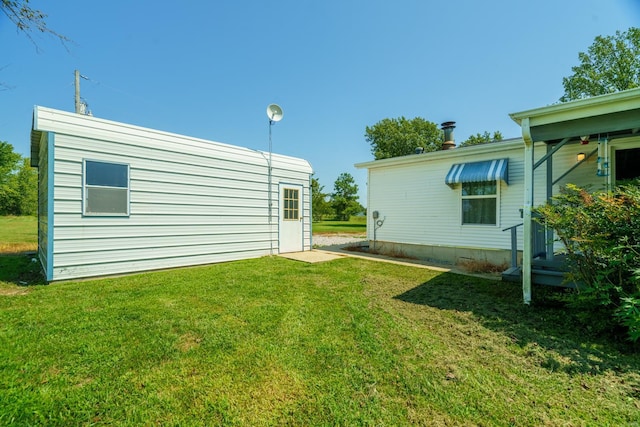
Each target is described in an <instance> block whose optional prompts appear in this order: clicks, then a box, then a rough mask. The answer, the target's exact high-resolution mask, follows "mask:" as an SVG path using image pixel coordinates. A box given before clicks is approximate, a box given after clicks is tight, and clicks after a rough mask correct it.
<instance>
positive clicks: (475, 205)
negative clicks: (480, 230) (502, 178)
mask: <svg viewBox="0 0 640 427" xmlns="http://www.w3.org/2000/svg"><path fill="white" fill-rule="evenodd" d="M497 219H498V185H497V181H487V182H464V183H462V223H463V224H483V225H497V224H498V221H497Z"/></svg>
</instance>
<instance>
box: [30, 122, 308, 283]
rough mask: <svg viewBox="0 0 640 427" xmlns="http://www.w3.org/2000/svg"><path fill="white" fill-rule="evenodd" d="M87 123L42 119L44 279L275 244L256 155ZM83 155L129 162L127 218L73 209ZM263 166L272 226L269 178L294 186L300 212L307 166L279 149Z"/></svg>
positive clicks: (249, 252) (249, 251) (190, 261)
mask: <svg viewBox="0 0 640 427" xmlns="http://www.w3.org/2000/svg"><path fill="white" fill-rule="evenodd" d="M52 117H53V118H58V119H60V118H61V117H60V116H59V115H53V116H52ZM49 118H50V119H51V117H49ZM62 118H65V116H64V115H63V117H62ZM68 119H69V120H73V117H71V118H68ZM40 122H42V120H41V121H40ZM88 123H89V124H91V125H93V126H94V127H93V128H92V129H90V132H88V131H87V129H86V128H85V127H82V126H76V125H74V124H71V123H56V124H55V126H54V125H53V124H52V123H50V124H48V126H50V127H52V128H54V127H55V129H56V130H57V132H56V135H55V156H56V158H55V166H54V174H55V189H54V200H53V208H54V212H55V215H54V227H55V232H54V237H55V244H54V257H53V259H54V265H53V270H54V277H53V280H62V279H69V278H75V277H85V276H97V275H106V274H119V273H125V272H131V271H144V270H152V269H160V268H169V267H177V266H186V265H195V264H205V263H212V262H220V261H230V260H236V259H243V258H249V257H257V256H262V255H267V254H269V253H270V239H273V241H274V243H275V244H276V245H277V227H270V225H269V221H268V204H267V194H268V190H269V189H268V185H267V181H268V179H267V173H268V169H267V160H266V156H265V155H264V153H260V152H256V151H253V150H247V149H242V148H240V147H237V148H236V147H233V146H227V145H224V144H217V143H209V142H206V141H200V140H194V139H191V138H186V137H185V138H184V139H181V138H179V137H177V136H174V135H171V134H163V133H156V132H154V131H151V130H150V131H149V132H148V134H145V132H144V131H141V130H140V129H138V128H135V127H128V126H126V125H123V126H121V127H118V128H117V131H114V128H113V126H114V125H111V124H109V123H107V124H106V125H105V126H107V127H108V128H109V129H101V128H100V126H99V124H100V123H98V125H95V124H93V122H92V121H88ZM126 130H130V131H131V134H127V133H126V132H124V131H126ZM65 131H66V132H72V131H75V132H77V133H80V134H83V133H84V135H83V136H76V135H74V136H71V135H67V134H64V132H65ZM89 135H90V136H89ZM145 135H146V136H147V137H145ZM83 159H90V160H98V161H109V162H118V163H127V164H129V166H130V216H129V217H113V218H109V217H85V216H82V161H83ZM43 164H46V162H41V166H42V165H43ZM273 166H274V167H273V179H272V181H273V191H274V199H273V200H274V208H275V209H274V213H273V215H274V223H275V224H277V217H276V216H275V215H276V214H277V200H278V196H277V183H278V182H280V181H281V180H282V181H285V182H296V183H299V184H303V185H304V194H305V206H304V208H305V209H309V204H308V202H307V200H308V199H310V196H309V182H308V181H309V175H310V173H311V171H310V167H309V166H308V163H306V162H305V161H302V160H300V159H295V158H289V157H286V156H277V155H273ZM307 212H308V211H307ZM305 222H306V223H307V224H308V230H310V221H308V220H307V219H305ZM305 241H307V242H309V241H310V231H309V232H307V236H306V240H305ZM306 246H307V248H308V246H309V244H308V243H307V244H306Z"/></svg>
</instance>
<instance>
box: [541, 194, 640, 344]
mask: <svg viewBox="0 0 640 427" xmlns="http://www.w3.org/2000/svg"><path fill="white" fill-rule="evenodd" d="M638 184H639V183H638V182H635V183H630V184H625V185H621V186H618V187H616V188H615V189H614V190H613V191H611V192H596V193H591V192H589V191H588V190H587V189H584V188H580V187H578V186H575V185H572V184H569V185H567V186H566V187H565V188H563V189H562V191H561V192H560V194H559V195H557V196H555V197H554V198H553V200H552V202H551V203H548V204H546V205H544V206H542V207H539V208H537V209H536V212H537V213H538V214H539V215H540V219H539V221H540V222H541V223H543V224H544V225H546V226H548V227H551V228H552V229H554V230H555V232H556V235H557V238H558V239H559V240H560V241H561V242H562V243H563V244H564V246H565V248H566V252H567V256H568V259H569V262H570V267H571V275H570V279H571V280H573V281H575V282H577V283H581V284H582V285H583V286H581V287H580V289H579V291H578V293H577V294H576V295H575V298H573V300H572V303H571V304H572V306H573V307H575V308H577V309H578V310H579V312H580V313H581V315H579V317H580V318H581V319H582V320H583V321H584V322H585V323H586V324H587V325H588V326H589V327H590V328H591V329H595V330H596V331H600V332H602V331H604V330H607V329H610V328H614V329H615V328H620V327H622V328H624V330H626V333H627V336H628V338H629V339H630V340H631V341H634V342H635V341H638V339H640V274H639V272H640V187H639V186H638Z"/></svg>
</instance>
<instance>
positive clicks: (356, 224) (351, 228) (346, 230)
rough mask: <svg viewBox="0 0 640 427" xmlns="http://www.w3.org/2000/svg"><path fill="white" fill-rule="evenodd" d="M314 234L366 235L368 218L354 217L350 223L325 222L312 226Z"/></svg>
mask: <svg viewBox="0 0 640 427" xmlns="http://www.w3.org/2000/svg"><path fill="white" fill-rule="evenodd" d="M312 229H313V233H314V234H338V233H339V234H366V232H367V217H365V216H353V217H351V219H350V220H349V221H334V220H324V221H319V222H314V223H313V224H312Z"/></svg>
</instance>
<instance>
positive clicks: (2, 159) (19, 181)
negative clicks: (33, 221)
mask: <svg viewBox="0 0 640 427" xmlns="http://www.w3.org/2000/svg"><path fill="white" fill-rule="evenodd" d="M37 212H38V173H37V172H36V170H35V169H33V168H32V167H31V165H30V160H29V158H28V157H22V156H21V155H20V154H18V153H16V152H15V151H14V150H13V146H12V145H11V144H9V143H8V142H3V141H0V215H35V214H36V213H37Z"/></svg>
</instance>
